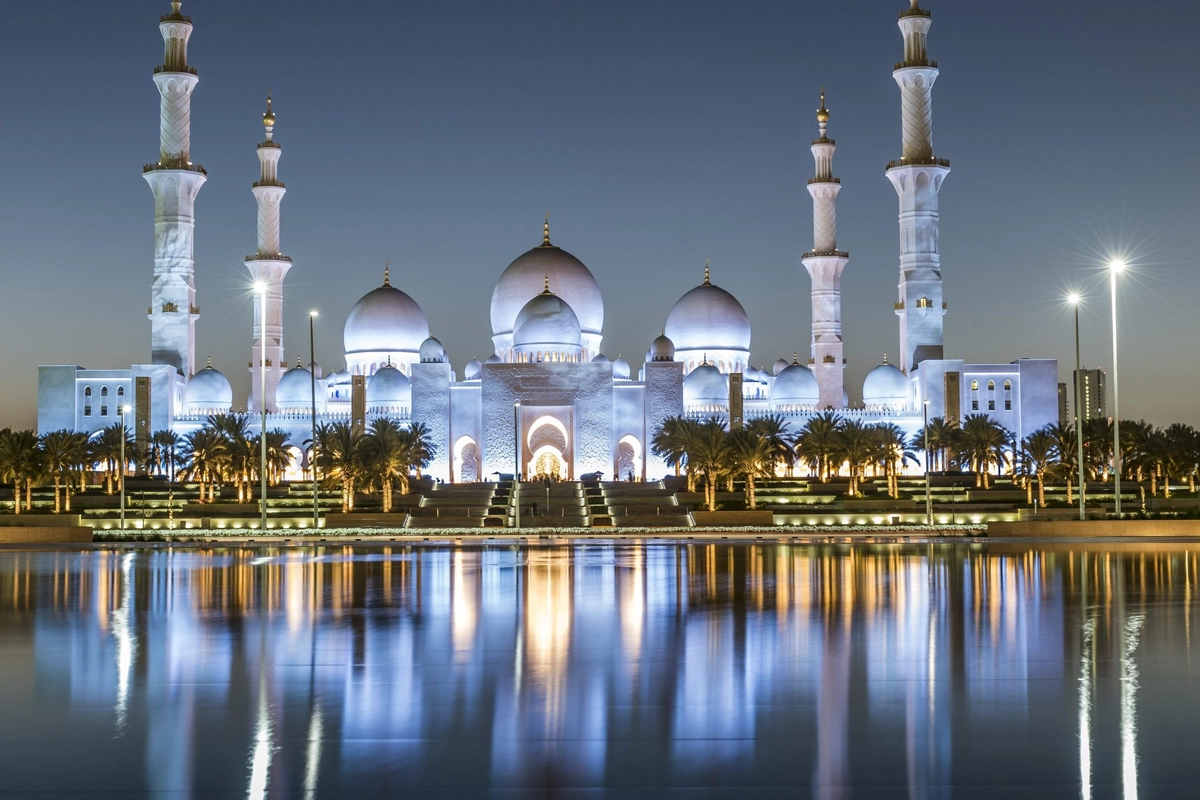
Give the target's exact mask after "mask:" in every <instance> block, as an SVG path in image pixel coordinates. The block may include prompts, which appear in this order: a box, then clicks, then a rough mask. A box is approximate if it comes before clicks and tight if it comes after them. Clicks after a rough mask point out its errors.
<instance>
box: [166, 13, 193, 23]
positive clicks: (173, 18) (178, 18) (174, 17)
mask: <svg viewBox="0 0 1200 800" xmlns="http://www.w3.org/2000/svg"><path fill="white" fill-rule="evenodd" d="M158 22H159V24H162V23H164V22H182V23H183V24H184V25H191V24H192V18H191V17H187V16H184V15H183V14H179V13H175V14H163V15H162V16H161V17H159V18H158Z"/></svg>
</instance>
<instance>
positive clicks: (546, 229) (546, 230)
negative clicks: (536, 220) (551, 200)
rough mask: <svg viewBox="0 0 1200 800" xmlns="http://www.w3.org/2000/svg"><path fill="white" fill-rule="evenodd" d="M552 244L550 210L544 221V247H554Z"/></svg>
mask: <svg viewBox="0 0 1200 800" xmlns="http://www.w3.org/2000/svg"><path fill="white" fill-rule="evenodd" d="M553 246H554V245H552V244H550V212H549V211H547V212H546V221H545V222H543V223H542V247H553Z"/></svg>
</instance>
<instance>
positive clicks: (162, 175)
mask: <svg viewBox="0 0 1200 800" xmlns="http://www.w3.org/2000/svg"><path fill="white" fill-rule="evenodd" d="M179 6H180V0H174V1H173V2H172V3H171V13H170V14H167V15H166V16H165V17H162V18H161V21H160V22H159V25H158V29H159V31H160V32H161V33H162V37H163V42H164V44H165V50H166V54H165V55H164V56H163V65H162V66H161V67H155V68H154V83H155V84H156V85H157V86H158V93H159V94H160V95H161V96H162V103H161V112H160V117H159V145H158V151H159V152H158V161H157V162H155V163H153V164H147V165H146V166H144V167H142V177H144V178H145V179H146V182H147V183H148V184H150V191H152V192H154V286H153V288H152V290H151V302H150V308H149V315H150V331H151V332H150V361H151V363H154V364H169V365H171V366H172V367H175V369H177V370H179V372H180V373H182V374H183V375H184V376H185V377H189V378H190V377H191V376H192V374H193V373H194V372H195V371H196V318H197V317H198V316H199V315H200V309H199V308H197V307H196V282H195V279H194V271H195V270H194V267H195V259H194V257H193V238H194V234H195V229H196V221H195V216H194V213H193V208H194V205H195V201H196V194H197V193H198V192H199V191H200V187H201V186H203V185H204V181H205V180H206V178H205V175H206V174H207V173H205V171H204V167H201V166H200V165H199V164H193V163H192V161H191V149H192V90H193V89H195V88H196V82H197V81H198V80H199V78H197V77H196V70H195V69H193V68H192V67H189V66H188V60H187V46H188V39H189V38H190V37H191V35H192V20H191V18H190V17H185V16H183V15H182V14H180V13H179Z"/></svg>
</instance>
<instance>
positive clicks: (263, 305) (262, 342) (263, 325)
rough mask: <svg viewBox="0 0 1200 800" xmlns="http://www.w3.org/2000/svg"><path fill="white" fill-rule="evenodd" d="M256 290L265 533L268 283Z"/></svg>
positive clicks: (261, 502)
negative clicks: (258, 322) (257, 302)
mask: <svg viewBox="0 0 1200 800" xmlns="http://www.w3.org/2000/svg"><path fill="white" fill-rule="evenodd" d="M254 291H255V292H257V293H258V298H259V306H258V309H259V310H258V313H259V315H260V316H259V319H260V320H261V322H260V324H259V326H258V336H259V348H258V366H259V389H258V405H259V408H261V409H262V431H261V432H260V434H259V439H258V441H259V448H258V449H259V451H260V456H261V463H260V464H259V471H260V473H261V477H262V481H261V483H262V486H261V488H260V493H261V497H259V507H260V508H261V509H262V523H261V525H260V528H261V530H262V532H263V534H266V532H267V287H266V284H263V283H257V284H255V285H254Z"/></svg>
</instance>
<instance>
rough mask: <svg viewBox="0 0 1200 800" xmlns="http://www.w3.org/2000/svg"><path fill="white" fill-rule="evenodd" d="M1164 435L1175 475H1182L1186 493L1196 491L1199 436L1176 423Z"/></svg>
mask: <svg viewBox="0 0 1200 800" xmlns="http://www.w3.org/2000/svg"><path fill="white" fill-rule="evenodd" d="M1164 434H1165V435H1166V437H1167V441H1168V443H1169V446H1170V448H1171V459H1170V460H1171V463H1173V464H1174V465H1175V467H1176V470H1177V472H1176V474H1177V475H1182V476H1183V477H1184V478H1186V480H1187V482H1188V491H1189V492H1192V493H1195V491H1196V469H1197V464H1200V452H1198V451H1200V434H1197V432H1196V429H1195V428H1193V427H1192V426H1191V425H1184V424H1182V423H1179V422H1176V423H1175V424H1174V425H1171V426H1169V427H1168V428H1167V429H1166V430H1165V431H1164Z"/></svg>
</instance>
